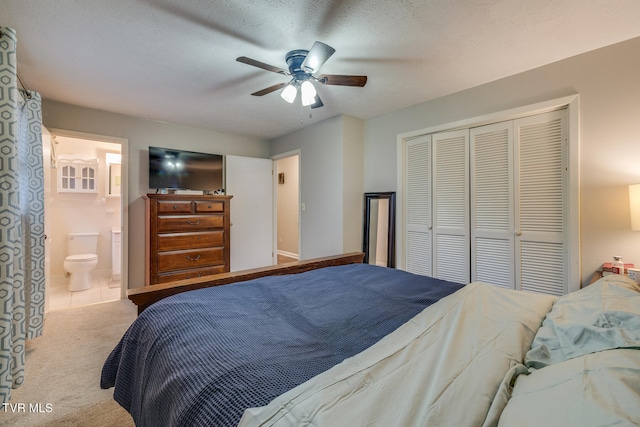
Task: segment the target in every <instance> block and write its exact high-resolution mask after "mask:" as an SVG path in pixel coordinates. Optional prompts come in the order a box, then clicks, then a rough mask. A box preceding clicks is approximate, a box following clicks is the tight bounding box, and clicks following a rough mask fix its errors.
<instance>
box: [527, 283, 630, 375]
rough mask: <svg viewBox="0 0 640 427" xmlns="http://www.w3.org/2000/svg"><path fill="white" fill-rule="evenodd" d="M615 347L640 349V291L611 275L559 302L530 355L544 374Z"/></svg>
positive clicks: (531, 362) (530, 362)
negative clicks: (549, 368)
mask: <svg viewBox="0 0 640 427" xmlns="http://www.w3.org/2000/svg"><path fill="white" fill-rule="evenodd" d="M613 348H640V286H638V284H637V283H635V282H634V281H633V280H631V279H629V278H627V277H624V276H620V275H609V276H605V277H603V278H601V279H600V280H598V281H597V282H595V283H594V284H592V285H590V286H588V287H586V288H584V289H581V290H579V291H576V292H573V293H571V294H568V295H564V296H562V297H560V298H558V300H557V301H556V302H555V303H554V305H553V307H552V309H551V311H550V312H549V313H548V314H547V316H546V317H545V319H544V321H543V322H542V326H541V327H540V329H538V332H537V334H536V336H535V338H534V340H533V343H532V345H531V349H530V350H529V351H528V352H527V354H526V356H525V365H526V366H527V367H529V368H534V369H540V368H543V367H545V366H548V365H552V364H555V363H559V362H562V361H565V360H568V359H572V358H575V357H579V356H582V355H584V354H589V353H593V352H596V351H602V350H607V349H613Z"/></svg>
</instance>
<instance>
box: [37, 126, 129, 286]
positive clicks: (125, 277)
mask: <svg viewBox="0 0 640 427" xmlns="http://www.w3.org/2000/svg"><path fill="white" fill-rule="evenodd" d="M47 130H48V131H49V132H50V133H51V135H58V136H61V137H67V138H78V139H88V140H92V141H98V142H108V143H112V144H119V145H120V154H121V156H122V163H121V165H122V166H121V172H122V175H121V178H120V179H121V194H120V225H121V227H122V234H121V237H120V238H121V243H120V244H121V248H122V251H121V253H120V256H121V260H120V261H121V264H120V266H121V271H120V299H126V298H127V289H129V140H128V139H127V138H120V137H116V136H109V135H99V134H95V133H87V132H77V131H72V130H66V129H57V128H47ZM46 205H47V204H46V203H45V209H46ZM45 257H46V255H45Z"/></svg>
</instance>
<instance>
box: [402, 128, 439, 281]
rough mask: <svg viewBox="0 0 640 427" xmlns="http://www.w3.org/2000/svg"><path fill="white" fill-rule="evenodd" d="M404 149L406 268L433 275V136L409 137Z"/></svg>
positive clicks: (425, 274) (410, 270)
mask: <svg viewBox="0 0 640 427" xmlns="http://www.w3.org/2000/svg"><path fill="white" fill-rule="evenodd" d="M405 153H406V157H405V173H406V175H405V177H404V179H405V189H406V197H405V207H404V211H405V212H406V236H405V245H406V247H405V254H406V256H405V259H406V270H407V271H409V272H411V273H416V274H421V275H424V276H432V275H433V274H432V273H433V268H432V246H431V239H432V234H431V136H429V135H426V136H422V137H420V138H417V139H414V140H411V141H408V142H407V144H406V151H405Z"/></svg>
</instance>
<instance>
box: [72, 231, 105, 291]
mask: <svg viewBox="0 0 640 427" xmlns="http://www.w3.org/2000/svg"><path fill="white" fill-rule="evenodd" d="M97 250H98V233H69V234H67V257H66V258H65V259H64V269H65V270H66V271H67V272H69V273H70V274H71V278H70V279H69V290H70V291H71V292H76V291H84V290H87V289H89V288H91V270H93V269H94V268H96V266H97V265H98V255H96V252H97Z"/></svg>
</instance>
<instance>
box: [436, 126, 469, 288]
mask: <svg viewBox="0 0 640 427" xmlns="http://www.w3.org/2000/svg"><path fill="white" fill-rule="evenodd" d="M432 138H433V195H434V197H433V212H434V214H433V215H434V218H433V234H434V236H433V237H434V239H433V242H434V243H433V245H434V247H433V257H434V261H435V262H434V267H435V268H434V272H433V273H434V274H433V275H434V276H435V277H437V278H439V279H445V280H450V281H452V282H457V283H469V279H470V274H469V272H470V262H469V261H470V251H469V130H468V129H465V130H461V131H452V132H443V133H438V134H434V135H433V136H432Z"/></svg>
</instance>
